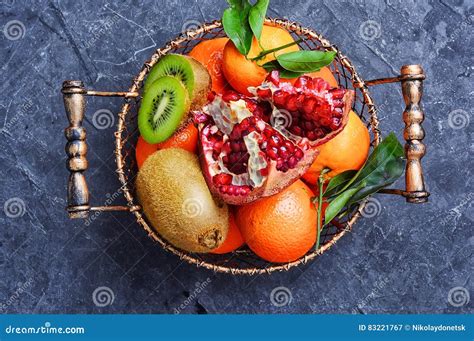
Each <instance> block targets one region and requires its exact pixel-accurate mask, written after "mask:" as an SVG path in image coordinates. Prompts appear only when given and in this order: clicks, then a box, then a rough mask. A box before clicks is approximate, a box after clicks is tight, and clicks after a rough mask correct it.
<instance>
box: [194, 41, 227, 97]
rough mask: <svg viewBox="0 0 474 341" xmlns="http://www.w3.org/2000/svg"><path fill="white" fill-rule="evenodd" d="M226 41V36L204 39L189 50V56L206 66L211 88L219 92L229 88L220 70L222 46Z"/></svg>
mask: <svg viewBox="0 0 474 341" xmlns="http://www.w3.org/2000/svg"><path fill="white" fill-rule="evenodd" d="M228 41H229V39H227V38H216V39H211V40H204V41H203V42H201V43H199V44H197V45H196V46H195V47H194V48H193V49H192V50H191V52H189V56H191V57H193V58H195V59H197V60H198V61H199V62H200V63H201V64H203V65H204V66H205V67H206V68H207V70H208V71H209V74H210V75H211V79H212V90H213V91H215V92H217V93H219V94H221V93H223V92H224V90H225V89H226V88H227V89H229V88H230V86H229V84H228V83H227V81H226V79H225V77H224V72H223V71H222V57H223V54H224V46H225V44H226V43H227V42H228Z"/></svg>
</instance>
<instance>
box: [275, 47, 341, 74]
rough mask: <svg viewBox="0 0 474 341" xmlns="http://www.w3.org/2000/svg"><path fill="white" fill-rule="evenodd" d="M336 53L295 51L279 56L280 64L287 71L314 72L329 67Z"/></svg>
mask: <svg viewBox="0 0 474 341" xmlns="http://www.w3.org/2000/svg"><path fill="white" fill-rule="evenodd" d="M335 56H336V52H334V51H329V52H323V51H294V52H288V53H283V54H280V55H278V56H277V57H276V58H277V60H278V63H279V64H280V65H281V66H282V67H283V68H284V69H286V70H289V71H294V72H314V71H319V70H320V69H321V68H322V67H324V66H326V65H329V64H331V63H332V61H333V60H334V57H335Z"/></svg>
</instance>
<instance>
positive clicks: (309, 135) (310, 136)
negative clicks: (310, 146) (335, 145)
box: [306, 130, 316, 141]
mask: <svg viewBox="0 0 474 341" xmlns="http://www.w3.org/2000/svg"><path fill="white" fill-rule="evenodd" d="M306 137H307V138H308V139H310V140H311V141H313V140H316V134H315V133H314V131H312V130H310V131H307V132H306Z"/></svg>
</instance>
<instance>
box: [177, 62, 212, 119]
mask: <svg viewBox="0 0 474 341" xmlns="http://www.w3.org/2000/svg"><path fill="white" fill-rule="evenodd" d="M183 57H185V58H186V59H187V60H188V61H189V62H190V63H191V67H192V68H193V71H194V91H193V94H192V99H191V110H198V109H201V107H202V106H203V105H205V104H206V103H207V94H208V93H209V91H211V88H212V80H211V75H210V74H209V71H207V69H206V67H205V66H204V65H202V64H201V63H200V62H198V61H197V60H196V59H194V58H193V57H189V56H183Z"/></svg>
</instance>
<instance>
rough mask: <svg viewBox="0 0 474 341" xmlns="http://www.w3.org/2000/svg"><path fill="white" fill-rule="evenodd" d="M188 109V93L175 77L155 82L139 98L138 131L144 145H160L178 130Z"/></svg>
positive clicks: (165, 77)
mask: <svg viewBox="0 0 474 341" xmlns="http://www.w3.org/2000/svg"><path fill="white" fill-rule="evenodd" d="M189 108H190V100H189V94H188V90H186V88H185V86H184V85H183V83H181V81H179V80H178V79H177V78H175V77H171V76H164V77H160V78H158V79H156V80H155V81H154V82H153V84H151V85H150V86H149V87H148V89H147V91H146V92H145V93H144V94H143V99H142V101H141V105H140V110H139V111H138V128H139V130H140V134H141V135H142V137H143V138H144V139H145V141H147V142H148V143H160V142H163V141H165V140H166V139H168V138H169V137H171V135H173V133H174V132H175V131H176V130H177V129H178V127H179V126H180V124H181V123H182V121H183V119H184V118H185V116H186V114H187V113H188V111H189Z"/></svg>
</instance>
